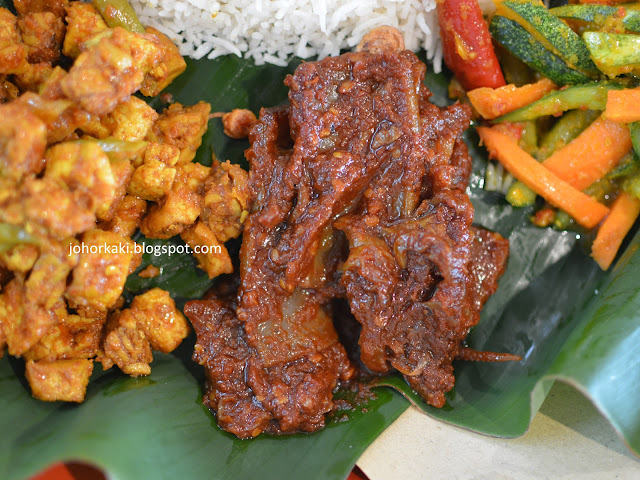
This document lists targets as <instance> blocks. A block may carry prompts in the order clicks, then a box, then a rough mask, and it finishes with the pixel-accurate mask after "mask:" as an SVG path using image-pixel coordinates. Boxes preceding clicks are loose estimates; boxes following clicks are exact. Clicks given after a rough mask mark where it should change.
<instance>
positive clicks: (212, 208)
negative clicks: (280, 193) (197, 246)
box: [202, 161, 249, 242]
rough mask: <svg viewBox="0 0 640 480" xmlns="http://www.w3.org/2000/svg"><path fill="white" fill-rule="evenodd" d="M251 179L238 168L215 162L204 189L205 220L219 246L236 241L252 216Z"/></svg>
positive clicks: (203, 214)
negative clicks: (249, 216)
mask: <svg viewBox="0 0 640 480" xmlns="http://www.w3.org/2000/svg"><path fill="white" fill-rule="evenodd" d="M248 181H249V175H248V173H247V172H246V171H244V170H243V169H242V168H240V167H239V166H238V165H234V164H232V163H230V162H224V163H219V162H216V161H214V163H213V165H212V166H211V176H210V177H209V178H208V179H207V181H206V183H205V186H204V189H205V193H204V205H203V207H204V208H203V211H202V220H203V221H204V222H205V223H206V224H207V226H208V227H209V228H210V229H211V230H212V231H213V233H214V234H215V236H216V238H217V239H218V240H219V241H220V242H226V241H227V240H229V239H231V238H237V237H238V236H239V235H240V233H241V232H242V225H243V223H244V221H245V219H246V218H247V216H248V215H249V189H248V186H247V183H248Z"/></svg>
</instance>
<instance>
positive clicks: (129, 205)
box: [98, 195, 147, 237]
mask: <svg viewBox="0 0 640 480" xmlns="http://www.w3.org/2000/svg"><path fill="white" fill-rule="evenodd" d="M146 211H147V202H146V201H145V200H143V199H141V198H138V197H134V196H133V195H126V196H125V197H124V198H123V199H122V201H121V202H119V203H118V206H117V208H116V209H115V211H114V213H113V217H112V218H111V220H109V221H105V222H100V223H98V228H100V229H101V230H108V231H110V232H113V233H117V234H118V235H122V236H123V237H131V236H132V235H133V234H134V233H135V232H136V230H137V229H138V227H139V226H140V221H141V220H142V217H143V216H144V214H145V212H146Z"/></svg>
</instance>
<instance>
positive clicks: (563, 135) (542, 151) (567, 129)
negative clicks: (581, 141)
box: [537, 109, 600, 160]
mask: <svg viewBox="0 0 640 480" xmlns="http://www.w3.org/2000/svg"><path fill="white" fill-rule="evenodd" d="M599 116H600V112H598V111H596V110H582V109H576V110H570V111H568V112H567V113H565V114H564V115H562V117H560V118H559V119H558V121H557V122H556V123H555V124H554V125H553V127H552V128H551V129H550V130H549V131H548V132H547V133H546V134H545V135H544V136H543V137H542V138H541V139H540V145H539V146H538V152H537V158H538V160H544V159H546V158H548V157H549V156H550V155H551V154H552V153H553V152H555V151H556V150H558V149H559V148H562V147H564V146H565V145H566V144H567V143H569V142H570V141H571V140H573V139H574V138H576V137H577V136H578V135H580V133H581V132H582V131H583V130H584V129H585V128H587V127H588V126H589V125H590V124H591V123H592V122H593V121H594V120H595V119H596V118H598V117H599Z"/></svg>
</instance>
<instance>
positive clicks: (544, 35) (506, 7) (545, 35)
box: [496, 0, 598, 76]
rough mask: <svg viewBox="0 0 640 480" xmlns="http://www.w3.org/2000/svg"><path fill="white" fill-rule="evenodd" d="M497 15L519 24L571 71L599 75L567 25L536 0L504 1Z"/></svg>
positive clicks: (586, 52)
mask: <svg viewBox="0 0 640 480" xmlns="http://www.w3.org/2000/svg"><path fill="white" fill-rule="evenodd" d="M496 13H497V14H498V15H501V16H503V17H505V18H508V19H510V20H513V21H515V22H517V23H518V24H520V26H522V27H523V28H524V29H525V30H526V31H527V32H529V34H530V35H531V36H533V38H534V39H536V40H537V41H538V42H540V43H541V44H542V45H543V46H544V47H545V48H546V49H547V50H549V51H550V52H553V53H554V54H556V55H557V56H559V57H560V58H562V59H563V60H564V61H565V62H566V63H567V64H568V65H569V66H570V67H571V68H573V69H575V70H577V71H579V72H582V73H584V74H585V75H587V76H594V75H597V74H598V70H597V68H596V66H595V65H594V63H593V61H592V60H591V58H590V57H589V51H588V50H587V48H586V45H585V44H584V42H583V41H582V39H581V38H580V36H579V35H578V34H577V33H575V32H574V31H573V30H572V29H571V28H570V27H569V26H568V25H567V24H566V23H564V22H563V21H562V20H560V19H559V18H557V17H555V16H554V15H552V14H551V13H549V10H547V8H546V7H545V6H544V5H543V3H542V2H540V1H537V0H503V1H501V2H499V3H498V4H497V5H496Z"/></svg>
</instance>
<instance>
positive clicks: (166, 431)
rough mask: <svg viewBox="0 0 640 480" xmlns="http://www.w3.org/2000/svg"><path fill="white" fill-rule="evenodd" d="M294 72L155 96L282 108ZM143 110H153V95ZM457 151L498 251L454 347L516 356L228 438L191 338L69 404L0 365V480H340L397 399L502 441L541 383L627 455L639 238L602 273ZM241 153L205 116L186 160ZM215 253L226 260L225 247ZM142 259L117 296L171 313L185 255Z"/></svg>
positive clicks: (636, 374)
mask: <svg viewBox="0 0 640 480" xmlns="http://www.w3.org/2000/svg"><path fill="white" fill-rule="evenodd" d="M298 63H299V62H297V61H293V62H292V63H291V64H290V65H289V67H286V68H280V67H274V66H256V65H254V64H253V63H251V62H250V61H247V60H243V59H239V58H236V57H224V58H219V59H216V60H200V61H188V69H187V72H186V73H185V74H184V75H182V76H181V77H179V78H178V79H177V80H176V81H175V82H174V83H173V84H172V85H171V86H170V87H169V92H170V93H171V94H172V95H173V96H174V98H175V99H176V100H177V101H180V102H182V103H185V104H192V103H195V102H197V101H200V100H205V101H209V102H210V103H211V104H212V107H213V111H228V110H230V109H231V108H250V109H252V110H253V111H256V112H257V111H258V110H259V108H260V107H262V106H272V105H277V104H279V103H282V102H283V101H285V100H286V93H287V92H286V88H285V87H284V85H283V84H282V81H283V79H284V76H285V75H286V74H287V73H290V72H292V71H293V69H294V68H295V66H296V65H297V64H298ZM426 81H427V84H428V85H429V87H430V88H431V89H432V91H433V92H434V98H433V100H434V102H435V103H438V104H441V105H442V104H444V103H447V101H448V100H447V98H446V85H447V77H446V75H435V74H433V73H429V74H428V77H427V80H426ZM154 106H156V107H158V108H161V106H162V105H161V104H160V101H159V100H156V101H155V103H154ZM467 141H468V144H469V146H470V151H471V154H472V155H473V157H474V172H473V176H472V179H471V185H470V192H471V197H472V201H473V203H474V205H475V207H476V213H475V222H476V223H477V224H478V225H483V226H485V227H487V228H490V229H493V230H497V231H499V232H501V233H502V234H503V235H505V236H507V237H509V239H510V241H511V258H510V261H509V266H508V269H507V272H506V274H505V276H504V277H503V278H502V280H501V282H500V287H499V289H498V292H497V293H496V294H495V295H494V296H493V297H492V298H491V300H490V301H489V303H488V304H487V305H486V307H485V310H484V312H483V315H482V320H481V323H480V324H479V325H478V326H477V327H476V328H474V330H473V331H472V333H471V335H470V338H469V342H470V345H471V346H472V347H474V348H486V349H491V350H495V351H509V352H513V353H517V354H520V355H522V356H523V358H524V359H523V361H522V362H518V363H513V362H512V363H504V364H483V363H460V364H458V365H456V375H457V383H456V387H455V388H454V390H452V392H450V394H449V395H448V403H447V405H446V406H445V407H444V408H443V409H440V410H437V409H433V408H429V407H427V406H426V405H424V404H423V403H422V401H421V400H420V399H419V398H417V397H416V396H415V395H414V394H412V392H411V391H410V390H409V389H408V388H407V386H406V384H405V383H404V381H402V379H399V378H391V379H387V380H386V381H385V383H386V384H388V385H391V386H393V387H394V389H390V388H387V387H384V386H380V387H379V388H376V389H375V390H376V394H377V398H376V399H375V400H372V401H371V402H370V403H369V404H368V405H366V406H364V407H361V408H359V409H357V410H356V411H350V412H338V413H337V414H336V415H335V416H334V418H333V419H332V420H330V421H329V424H328V426H327V428H325V429H324V430H322V431H320V432H316V433H314V434H308V435H293V436H288V437H274V436H267V435H263V436H260V437H258V438H257V439H252V440H238V439H236V438H235V437H233V436H231V435H229V434H226V433H224V432H222V431H221V430H220V429H219V428H218V427H217V425H216V423H215V418H214V416H213V415H212V414H211V413H210V412H209V411H208V410H207V409H206V408H205V407H204V406H203V405H202V404H201V396H202V393H203V392H202V380H203V372H202V370H201V368H200V367H199V366H197V365H196V364H194V362H192V361H191V360H190V354H191V348H192V346H193V338H191V339H190V340H189V341H187V342H186V343H185V344H183V345H182V346H181V347H180V349H179V350H178V351H177V352H175V353H174V354H172V355H162V354H158V353H156V354H154V362H153V364H152V374H151V375H150V376H149V377H145V378H139V379H132V378H127V377H125V376H123V375H122V374H120V373H119V372H117V371H114V370H115V369H112V370H109V371H107V372H102V371H101V370H100V366H99V365H98V366H96V370H98V371H97V372H96V373H94V375H93V377H92V379H91V382H90V385H89V389H88V394H87V398H86V400H85V402H84V403H83V404H81V405H66V404H61V403H43V402H38V401H36V400H34V399H32V398H31V396H30V394H29V390H28V386H27V385H26V383H25V380H24V377H23V370H24V364H23V362H22V361H20V360H18V359H13V358H7V357H5V358H3V359H2V360H1V361H0V398H2V399H3V402H2V405H3V409H2V412H0V431H2V435H1V436H0V478H2V479H7V480H21V479H25V478H28V477H29V476H31V475H33V474H35V473H37V472H38V471H40V470H41V469H43V468H45V467H46V466H47V465H49V464H51V463H52V462H56V461H66V460H76V461H77V460H80V461H85V462H88V463H91V464H94V465H97V466H99V467H101V468H103V469H104V470H105V471H106V472H107V473H108V475H109V476H110V478H115V479H121V480H127V479H138V478H157V479H165V478H167V479H169V478H176V477H178V476H180V477H184V478H198V477H205V478H213V479H225V478H233V479H242V478H255V477H256V476H258V475H259V476H260V478H264V479H271V478H273V479H276V478H278V479H279V478H293V477H295V476H301V477H302V476H304V477H305V478H318V479H342V478H345V477H346V476H347V474H348V472H349V471H350V470H351V468H352V466H353V465H354V463H355V462H356V460H357V458H358V457H359V456H360V454H361V453H362V452H363V451H364V449H365V448H366V447H367V446H368V445H369V444H370V443H371V442H372V441H373V440H374V439H375V438H376V436H377V435H378V434H379V433H380V432H382V431H383V430H384V429H385V428H386V427H387V426H388V425H390V424H391V423H392V422H393V420H394V419H395V418H397V417H398V416H399V415H400V414H401V413H402V412H403V411H404V410H405V409H406V408H407V407H408V406H409V404H410V403H409V402H408V401H407V400H405V398H404V397H403V396H401V395H400V394H399V393H397V391H399V392H402V394H403V395H404V396H406V397H407V398H409V399H410V400H411V401H412V402H413V403H415V404H417V405H419V406H420V407H421V408H422V409H423V410H424V411H425V412H427V413H428V414H430V415H434V416H437V417H439V418H442V419H443V420H445V421H447V422H451V423H455V424H457V425H461V426H463V427H467V428H470V429H473V430H476V431H478V432H482V433H486V434H490V435H496V436H505V437H513V436H517V435H520V434H522V433H524V432H525V431H526V429H527V427H528V425H529V422H530V419H531V416H532V415H533V414H534V413H535V412H536V411H537V409H538V407H539V406H540V404H541V402H542V400H543V399H544V396H545V395H546V392H547V391H548V389H549V388H550V382H551V381H553V379H555V378H561V379H563V380H566V381H569V382H571V383H573V384H575V385H576V386H578V387H579V388H580V389H581V390H582V391H584V392H585V394H587V395H589V396H590V398H591V399H592V400H593V401H594V402H595V403H596V405H597V406H598V408H599V409H600V410H601V411H602V412H603V413H605V415H607V417H608V418H609V419H610V420H611V422H612V424H613V425H614V426H615V427H616V428H617V429H618V430H619V431H620V432H621V434H622V435H624V438H625V439H626V441H627V443H628V445H629V446H630V447H631V448H632V449H634V450H635V451H636V452H638V451H640V408H639V406H638V402H637V399H638V398H640V396H639V395H638V394H639V392H638V388H639V387H638V385H640V364H639V363H638V361H639V360H638V357H637V355H635V356H634V351H635V350H636V349H635V343H634V340H635V342H637V341H638V340H639V336H640V320H639V319H640V315H638V314H637V312H638V306H639V304H640V273H638V272H639V271H640V269H639V268H638V266H639V265H638V264H639V263H640V253H639V252H638V245H640V237H638V236H636V238H634V239H633V240H632V241H631V244H630V246H629V247H628V248H627V249H626V253H625V255H624V256H623V258H622V259H621V260H620V261H619V262H618V265H617V266H616V267H615V268H614V269H613V270H611V271H610V272H608V273H603V272H601V271H600V270H599V269H598V268H597V266H596V265H595V263H593V262H592V261H591V260H590V259H589V258H588V253H587V250H585V244H584V240H585V236H584V235H582V236H580V235H578V234H576V233H575V232H574V233H571V232H557V231H554V230H552V229H539V228H536V227H533V226H532V225H531V224H530V223H529V221H528V217H529V215H530V214H531V213H532V210H531V209H515V208H513V207H511V206H510V205H508V204H507V203H506V202H505V201H504V198H503V197H502V196H500V195H499V194H496V193H492V192H486V191H484V190H483V188H482V182H483V178H484V170H485V168H486V161H487V160H486V156H485V153H484V151H483V150H482V149H481V148H480V147H478V138H477V136H476V135H475V133H474V132H473V130H470V131H469V132H468V135H467ZM247 146H248V145H247V143H246V142H244V141H236V140H231V139H229V138H227V137H225V136H224V134H223V133H222V128H221V123H220V120H219V119H213V120H211V121H210V124H209V131H208V133H207V134H206V135H205V138H204V141H203V146H202V147H201V149H200V150H199V152H198V156H197V160H198V161H201V162H203V163H209V162H210V161H211V155H212V153H213V154H215V155H216V157H218V158H219V159H221V160H225V159H231V160H232V161H234V162H240V163H242V162H243V161H244V160H243V151H244V149H245V148H246V147H247ZM138 241H145V242H147V243H153V242H158V241H151V240H147V239H143V238H141V237H140V238H138ZM170 241H172V242H175V241H179V240H175V239H172V240H170ZM229 247H230V250H231V251H237V243H236V244H232V245H230V246H229ZM148 263H153V264H154V265H156V266H161V267H162V274H161V275H160V276H159V277H156V278H153V279H143V278H140V277H137V275H135V274H134V275H132V276H131V277H130V279H129V281H128V282H127V285H126V289H127V293H128V294H129V295H133V294H135V292H137V291H143V290H145V289H147V288H150V287H152V286H156V285H159V286H162V287H163V288H166V289H168V290H169V291H170V292H171V293H172V295H173V296H174V298H176V300H177V301H178V304H179V305H182V304H183V303H184V301H185V300H187V299H190V298H198V297H199V296H201V295H202V293H203V292H204V291H206V289H207V288H209V287H210V286H211V284H212V283H211V281H210V280H209V279H208V278H207V277H206V276H205V275H204V274H203V273H202V272H201V271H199V270H198V269H197V268H196V265H195V262H194V260H193V259H192V258H190V257H188V256H179V255H174V256H171V257H155V256H149V255H148V254H145V257H144V259H143V264H142V265H141V267H140V268H141V269H142V268H144V267H145V265H147V264H148ZM218 281H225V279H224V278H222V279H220V280H218ZM396 390H397V391H396Z"/></svg>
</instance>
